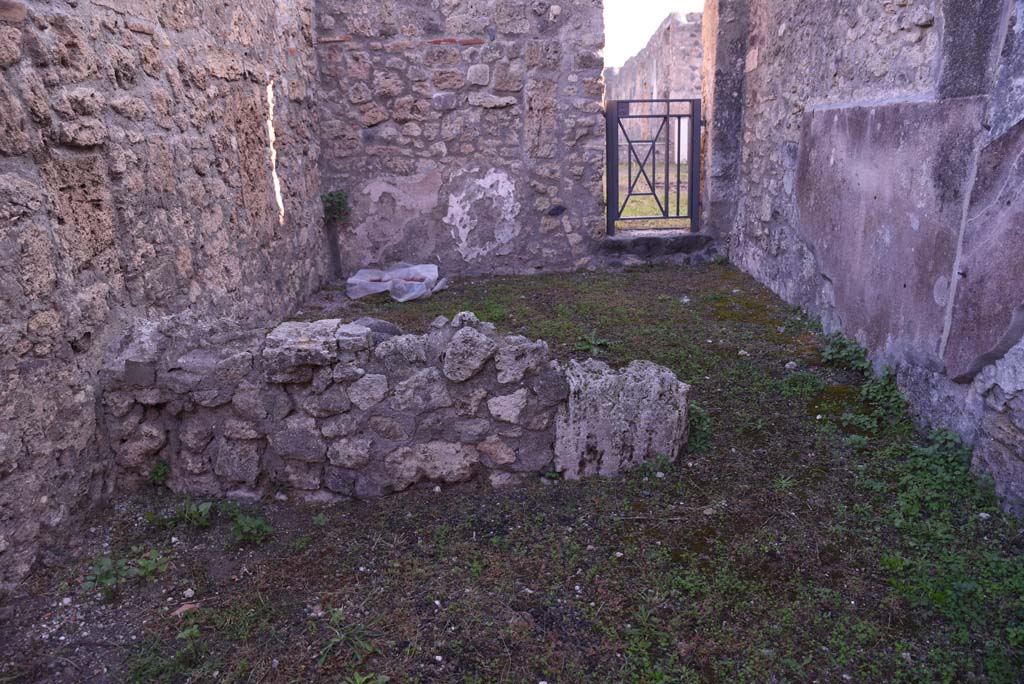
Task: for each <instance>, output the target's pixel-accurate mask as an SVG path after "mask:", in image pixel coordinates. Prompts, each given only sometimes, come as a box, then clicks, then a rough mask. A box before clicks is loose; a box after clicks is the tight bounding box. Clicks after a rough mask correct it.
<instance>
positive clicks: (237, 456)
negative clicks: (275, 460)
mask: <svg viewBox="0 0 1024 684" xmlns="http://www.w3.org/2000/svg"><path fill="white" fill-rule="evenodd" d="M264 448H265V447H264V443H263V440H259V439H225V440H224V442H223V443H222V444H221V445H220V448H219V449H218V450H217V457H216V458H215V459H214V466H213V471H214V473H216V474H217V475H218V476H219V477H222V478H224V479H225V480H227V481H228V482H230V483H236V484H245V485H248V486H250V487H252V486H253V485H255V484H256V480H257V479H258V478H259V475H260V459H261V457H262V455H263V450H264Z"/></svg>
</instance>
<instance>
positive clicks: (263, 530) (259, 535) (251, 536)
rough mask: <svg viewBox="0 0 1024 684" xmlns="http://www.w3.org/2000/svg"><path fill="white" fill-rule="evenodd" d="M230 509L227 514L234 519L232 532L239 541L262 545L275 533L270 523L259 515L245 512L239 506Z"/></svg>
mask: <svg viewBox="0 0 1024 684" xmlns="http://www.w3.org/2000/svg"><path fill="white" fill-rule="evenodd" d="M228 511H230V512H229V513H227V516H228V517H229V518H231V520H232V526H231V533H232V534H233V535H234V537H235V540H236V541H237V542H239V543H242V544H252V545H254V546H262V545H263V544H264V543H265V542H266V541H267V540H268V539H270V535H272V534H273V533H274V528H273V527H271V526H270V523H268V522H267V521H266V520H264V519H263V518H261V517H259V516H255V515H249V514H247V513H243V512H242V511H241V510H240V509H238V508H237V507H235V508H229V509H228Z"/></svg>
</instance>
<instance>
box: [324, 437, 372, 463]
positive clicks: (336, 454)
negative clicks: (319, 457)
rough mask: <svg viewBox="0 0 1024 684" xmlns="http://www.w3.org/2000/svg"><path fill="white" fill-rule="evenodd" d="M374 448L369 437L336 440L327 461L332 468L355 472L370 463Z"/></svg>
mask: <svg viewBox="0 0 1024 684" xmlns="http://www.w3.org/2000/svg"><path fill="white" fill-rule="evenodd" d="M372 448H373V441H372V440H371V439H370V438H369V437H353V438H349V439H339V440H335V441H334V442H332V443H331V446H330V447H329V448H328V450H327V460H328V461H329V462H330V464H331V465H332V466H337V467H339V468H349V469H352V470H355V469H358V468H362V467H363V466H365V465H366V464H367V463H369V462H370V456H371V449H372Z"/></svg>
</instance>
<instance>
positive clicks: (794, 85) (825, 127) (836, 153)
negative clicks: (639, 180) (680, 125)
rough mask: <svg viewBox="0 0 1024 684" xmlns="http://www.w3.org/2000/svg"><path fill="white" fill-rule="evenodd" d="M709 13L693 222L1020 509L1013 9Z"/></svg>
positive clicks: (1023, 329)
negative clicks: (705, 105) (702, 143)
mask: <svg viewBox="0 0 1024 684" xmlns="http://www.w3.org/2000/svg"><path fill="white" fill-rule="evenodd" d="M710 4H711V5H712V6H713V7H714V9H715V10H716V11H714V12H706V13H705V14H706V20H709V19H710V20H711V21H713V22H714V27H709V30H710V31H712V32H713V33H714V34H715V35H717V36H718V37H720V38H722V41H721V42H720V43H719V44H718V45H717V46H716V48H715V54H714V55H713V57H712V62H711V64H709V67H710V69H712V73H713V74H714V76H713V79H714V84H713V86H712V88H711V89H710V94H711V95H712V96H713V99H714V102H715V105H714V106H715V110H714V112H713V114H712V116H713V117H714V118H715V119H719V118H721V120H722V122H723V124H724V126H725V129H730V130H732V131H735V132H737V133H738V134H739V135H740V140H741V145H740V152H741V157H740V160H739V163H738V164H737V163H735V155H734V154H733V152H734V150H732V148H731V147H730V145H729V144H728V143H727V141H726V139H725V136H724V135H718V136H717V138H715V140H713V141H711V144H709V147H708V153H709V155H710V158H709V160H708V168H709V169H710V171H711V175H710V176H709V178H708V179H706V182H705V192H706V195H705V204H704V206H705V209H706V211H707V212H708V213H707V214H706V216H705V220H706V221H707V222H710V223H712V224H713V225H712V231H715V232H719V233H721V234H724V235H728V236H729V239H730V245H729V249H730V255H731V258H732V259H733V260H734V261H735V262H736V263H737V264H738V265H740V266H741V267H742V268H744V269H745V270H747V271H749V272H750V273H752V274H753V275H755V276H756V277H757V278H758V279H760V280H761V281H763V282H765V283H766V284H768V285H769V286H770V287H772V288H773V289H774V290H775V291H776V292H777V293H779V294H780V295H782V296H783V297H784V298H785V299H787V300H788V301H791V302H794V303H797V304H800V305H803V306H806V307H808V308H810V309H811V310H813V311H816V312H818V313H819V314H820V315H821V316H822V318H823V321H824V322H825V325H826V327H827V328H828V329H829V330H839V329H841V330H843V331H844V332H846V333H847V334H848V335H851V336H853V337H856V338H857V339H858V340H859V341H860V342H862V343H863V344H865V345H866V346H867V347H868V348H869V350H870V351H871V354H872V358H873V359H874V360H875V361H876V363H877V364H878V365H879V366H880V367H881V366H883V365H891V366H894V367H896V368H898V370H899V375H900V381H901V384H902V385H903V386H904V388H905V389H906V390H907V392H908V393H909V394H910V396H911V398H912V399H913V404H914V406H915V408H916V409H917V410H918V411H919V412H920V414H921V415H922V418H924V419H926V420H927V421H929V422H930V423H931V424H933V425H935V426H944V427H952V428H955V429H957V430H958V431H959V432H960V433H961V434H962V435H963V436H964V437H966V438H967V439H968V440H969V441H970V442H971V443H973V444H975V445H976V447H977V448H976V452H975V459H976V463H977V465H978V466H979V468H981V469H983V470H986V471H987V472H990V473H992V474H994V475H995V476H996V480H997V489H999V491H1000V492H1001V493H1002V494H1004V495H1005V496H1006V497H1007V501H1008V504H1009V505H1010V506H1012V507H1018V508H1024V458H1022V450H1021V446H1020V445H1021V444H1024V430H1022V426H1024V415H1022V413H1021V409H1022V408H1024V406H1022V404H1024V395H1022V394H1021V390H1022V387H1024V383H1022V382H1021V375H1022V374H1024V370H1022V366H1021V365H1020V359H1021V356H1020V351H1019V350H1020V345H1019V343H1020V340H1021V334H1022V333H1024V307H1022V305H1024V297H1022V296H1021V294H1020V292H1021V276H1020V264H1021V263H1022V254H1021V250H1020V245H1022V244H1024V239H1022V237H1024V236H1022V235H1021V234H1020V230H1021V228H1020V226H1021V225H1024V222H1022V209H1024V207H1022V205H1021V199H1020V193H1019V189H1020V187H1022V179H1024V177H1022V175H1021V174H1022V171H1021V159H1022V152H1024V133H1022V124H1021V117H1022V114H1024V100H1022V94H1021V91H1020V88H1018V87H1017V86H1016V84H1019V82H1020V81H1021V77H1022V71H1021V69H1022V63H1024V60H1022V57H1021V55H1022V54H1024V50H1022V47H1021V45H1022V43H1024V41H1021V38H1020V36H1021V28H1020V26H1021V17H1022V16H1024V12H1022V2H1021V0H993V2H987V3H980V4H979V3H976V2H971V1H968V0H901V1H900V2H883V3H864V2H855V1H853V0H843V1H842V2H836V3H824V4H823V3H804V2H798V1H797V0H739V1H737V0H711V3H710ZM717 10H721V11H717ZM742 23H745V24H746V28H745V30H744V32H745V34H746V43H745V45H742V48H743V49H742V51H741V52H740V54H730V52H732V53H735V52H736V51H735V50H733V48H734V47H736V46H738V45H740V42H739V41H737V39H736V35H735V34H736V28H737V25H738V24H742ZM730 57H731V58H730ZM737 57H738V59H737ZM729 92H734V93H735V92H738V93H742V100H741V101H730V97H729ZM717 126H718V123H717V122H716V121H712V132H711V136H716V131H718V129H717ZM725 129H723V130H722V131H721V132H722V133H728V131H727V130H725ZM727 203H733V204H735V207H728V208H727V207H726V204H727Z"/></svg>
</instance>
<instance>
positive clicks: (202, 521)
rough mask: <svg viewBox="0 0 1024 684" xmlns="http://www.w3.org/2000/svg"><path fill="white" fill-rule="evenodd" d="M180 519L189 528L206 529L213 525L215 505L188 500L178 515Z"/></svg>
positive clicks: (208, 502)
mask: <svg viewBox="0 0 1024 684" xmlns="http://www.w3.org/2000/svg"><path fill="white" fill-rule="evenodd" d="M178 519H179V520H180V521H181V522H182V523H183V524H185V525H186V526H187V527H194V528H197V529H205V528H207V527H209V526H210V525H212V524H213V503H212V502H210V501H204V502H202V503H198V504H197V503H194V502H193V501H192V500H191V499H188V500H186V501H185V505H184V507H183V508H182V509H181V512H180V513H179V514H178Z"/></svg>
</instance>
